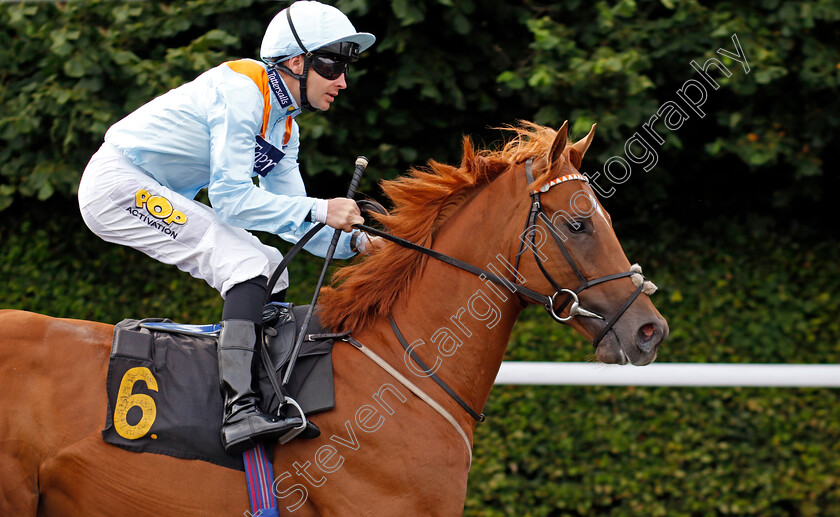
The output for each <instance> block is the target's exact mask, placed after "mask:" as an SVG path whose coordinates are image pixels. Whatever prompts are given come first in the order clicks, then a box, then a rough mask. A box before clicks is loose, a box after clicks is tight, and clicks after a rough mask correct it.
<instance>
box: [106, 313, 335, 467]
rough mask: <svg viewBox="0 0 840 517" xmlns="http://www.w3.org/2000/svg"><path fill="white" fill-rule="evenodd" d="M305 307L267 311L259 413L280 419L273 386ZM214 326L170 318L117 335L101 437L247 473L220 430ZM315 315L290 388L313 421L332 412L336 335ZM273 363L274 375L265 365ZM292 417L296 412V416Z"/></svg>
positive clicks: (132, 323)
mask: <svg viewBox="0 0 840 517" xmlns="http://www.w3.org/2000/svg"><path fill="white" fill-rule="evenodd" d="M307 310H308V306H307V305H301V306H294V305H292V304H286V303H272V304H269V305H267V306H266V307H265V309H264V311H263V338H264V343H265V345H266V350H267V352H268V354H267V355H268V356H269V359H270V361H259V363H260V372H259V376H258V378H259V391H260V394H261V399H260V409H261V410H262V411H263V412H265V413H268V414H278V410H279V409H280V406H281V404H280V402H281V400H280V398H279V397H278V395H277V393H276V391H275V390H274V388H273V386H272V379H270V378H269V376H273V377H274V379H275V381H274V383H275V384H278V385H279V384H280V383H281V382H282V374H283V372H284V371H285V368H284V367H285V365H286V364H287V363H288V362H289V359H290V357H291V353H292V348H293V346H294V343H295V338H296V336H297V334H298V333H299V332H300V327H301V324H302V320H303V319H304V315H305V313H306V311H307ZM219 330H220V326H219V325H218V324H215V325H183V324H178V323H173V322H172V321H171V320H166V319H159V318H151V319H143V320H136V319H126V320H123V321H121V322H120V323H118V324H117V325H116V327H115V329H114V341H113V346H112V347H111V355H110V360H109V364H108V377H107V393H108V414H107V420H106V425H105V429H104V430H103V431H102V436H103V438H104V440H105V441H106V442H107V443H110V444H113V445H116V446H118V447H121V448H123V449H126V450H129V451H134V452H152V453H156V454H166V455H169V456H174V457H177V458H185V459H198V460H203V461H208V462H210V463H214V464H217V465H221V466H224V467H228V468H232V469H236V470H244V464H243V459H242V455H241V454H228V453H226V452H225V450H224V447H223V446H222V442H221V439H220V437H219V432H220V429H221V423H222V418H221V415H222V412H223V401H222V396H221V394H220V392H219V370H218V363H217V359H216V336H217V335H218V332H219ZM327 332H328V331H327V330H326V329H324V328H322V327H321V325H320V323H319V322H318V321H317V313H316V314H314V315H313V318H312V320H311V321H310V323H309V327H308V330H307V337H306V339H305V341H304V342H303V347H302V349H301V353H300V355H299V356H298V359H297V363H296V364H295V368H294V371H293V372H292V375H291V378H290V380H289V383H288V384H287V385H286V386H285V389H286V390H287V392H288V394H289V395H290V396H291V397H292V398H293V399H295V400H296V401H297V403H298V404H299V405H300V407H301V409H302V410H303V412H304V413H305V414H306V415H307V416H309V415H312V414H315V413H318V412H321V411H326V410H329V409H332V408H333V407H334V406H335V392H334V383H333V370H332V346H333V340H332V338H333V337H337V335H336V334H328V333H327ZM267 363H271V364H272V366H273V371H267V369H266V367H265V364H267ZM292 411H294V410H292Z"/></svg>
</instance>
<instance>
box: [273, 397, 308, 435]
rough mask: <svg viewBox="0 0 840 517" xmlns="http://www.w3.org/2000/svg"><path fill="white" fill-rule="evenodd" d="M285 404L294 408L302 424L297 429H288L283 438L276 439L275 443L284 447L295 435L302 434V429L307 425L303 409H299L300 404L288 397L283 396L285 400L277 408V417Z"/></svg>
mask: <svg viewBox="0 0 840 517" xmlns="http://www.w3.org/2000/svg"><path fill="white" fill-rule="evenodd" d="M286 404H291V405H292V406H294V408H295V409H296V410H297V412H298V413H299V414H300V419H301V420H302V421H303V422H302V423H301V424H300V426H299V427H294V428H292V429H290V430H289V431H288V432H287V433H286V434H284V435H283V436H281V437H279V438H277V443H279V444H280V445H284V444H286V443H289V442H290V441H292V440H293V439H294V438H295V437H296V436H297V435H299V434H300V433H302V432H303V430H304V429H306V425H307V420H306V415H304V414H303V409H301V407H300V404H298V403H297V401H296V400H295V399H293V398H292V397H290V396H288V395H286V396H285V398H284V399H283V402H282V403H281V404H280V406H279V407H278V408H277V414H278V415H279V414H280V410H281V409H283V408H284V407H285V406H286Z"/></svg>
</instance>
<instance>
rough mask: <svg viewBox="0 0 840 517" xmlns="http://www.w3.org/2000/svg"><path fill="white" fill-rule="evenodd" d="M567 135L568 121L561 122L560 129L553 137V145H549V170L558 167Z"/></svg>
mask: <svg viewBox="0 0 840 517" xmlns="http://www.w3.org/2000/svg"><path fill="white" fill-rule="evenodd" d="M568 135H569V121H568V120H567V121H565V122H563V125H562V126H561V127H560V129H558V130H557V136H555V137H554V143H552V144H551V151H550V153H549V163H550V164H551V165H550V166H551V168H552V169H554V168H555V167H557V166H559V165H560V157H561V156H563V151H564V150H565V149H566V137H567V136H568Z"/></svg>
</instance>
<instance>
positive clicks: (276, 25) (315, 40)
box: [260, 1, 376, 111]
mask: <svg viewBox="0 0 840 517" xmlns="http://www.w3.org/2000/svg"><path fill="white" fill-rule="evenodd" d="M375 41H376V37H375V36H374V35H373V34H370V33H367V32H356V28H355V27H353V24H352V23H350V20H348V19H347V16H345V15H344V13H342V12H341V11H339V10H338V9H336V8H335V7H333V6H331V5H325V4H322V3H320V2H314V1H299V2H295V3H293V4H292V5H290V6H289V7H287V8H285V9H283V10H282V11H280V12H279V13H277V15H276V16H274V19H272V20H271V23H269V24H268V29H266V31H265V36H264V37H263V41H262V46H261V47H260V57H261V58H262V60H263V61H265V62H266V63H267V64H268V65H269V66H270V67H271V68H275V69H280V70H283V72H284V73H286V74H289V75H290V76H292V77H294V78H295V79H297V80H298V81H299V82H300V97H301V102H300V104H301V108H303V109H305V110H307V111H315V108H314V107H312V105H311V104H310V103H309V97H308V96H307V94H306V82H307V75H308V74H309V69H310V67H311V68H313V69H314V70H315V72H316V73H317V74H319V75H321V76H322V77H325V78H327V79H329V80H334V79H338V78H339V77H341V75H342V74H344V73H345V72H346V71H347V67H348V65H349V63H353V62H355V61H357V60H358V59H359V53H361V52H364V51H365V50H367V49H368V48H370V46H371V45H373V43H374V42H375ZM301 54H303V56H304V65H303V73H302V74H296V73H294V72H292V71H291V70H290V69H289V68H288V67H286V66H285V65H283V64H282V62H283V61H285V60H286V59H289V58H292V57H295V56H299V55H301Z"/></svg>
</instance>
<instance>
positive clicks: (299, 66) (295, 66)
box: [283, 55, 303, 74]
mask: <svg viewBox="0 0 840 517" xmlns="http://www.w3.org/2000/svg"><path fill="white" fill-rule="evenodd" d="M283 64H284V65H286V68H288V69H289V70H291V71H292V72H294V73H296V74H302V73H303V56H302V55H299V56H295V57H290V58H289V59H287V60H285V61H284V62H283Z"/></svg>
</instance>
